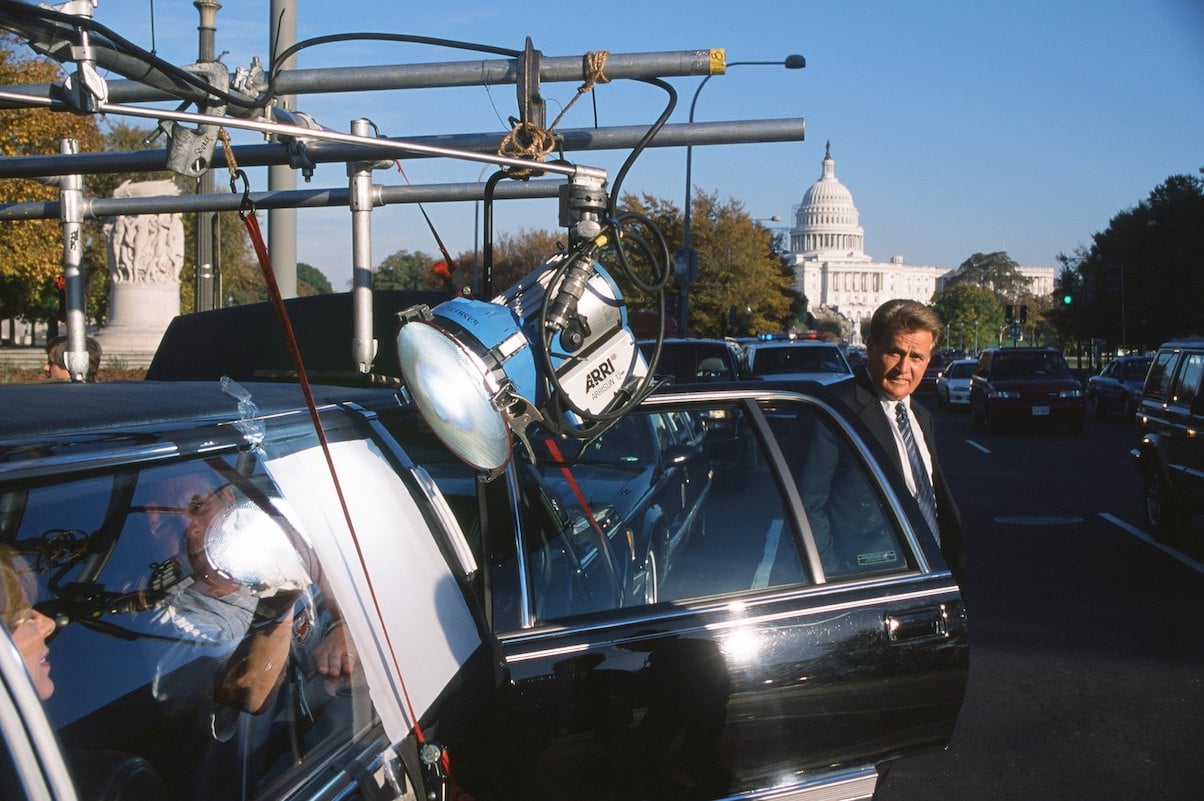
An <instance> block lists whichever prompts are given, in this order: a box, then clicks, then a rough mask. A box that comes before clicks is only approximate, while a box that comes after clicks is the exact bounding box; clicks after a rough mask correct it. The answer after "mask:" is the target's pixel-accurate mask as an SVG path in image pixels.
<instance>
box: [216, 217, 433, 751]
mask: <svg viewBox="0 0 1204 801" xmlns="http://www.w3.org/2000/svg"><path fill="white" fill-rule="evenodd" d="M239 216H240V217H242V219H243V222H244V223H246V226H247V234H248V235H249V236H250V237H251V246H252V247H254V248H255V255H256V256H257V257H258V259H259V270H260V272H262V273H263V280H264V283H265V284H266V285H267V289H268V297H269V298H271V301H272V307H273V308H274V309H275V311H276V317H277V318H278V319H279V321H280V327H281V329H283V331H284V339H285V342H286V343H287V344H288V350H289V355H290V356H292V359H293V366H294V367H295V368H296V370H297V380H298V382H299V383H300V384H301V392H302V394H303V395H304V396H305V405H306V406H307V407H308V409H309V416H310V418H311V419H312V420H313V424H314V430H315V431H316V432H317V435H318V442H319V443H320V444H321V446H322V453H323V455H324V456H325V457H326V466H327V468H328V469H329V470H330V478H331V480H332V481H333V482H334V488H335V493H336V494H337V495H338V497H339V505H340V506H341V507H342V510H343V518H344V519H345V520H346V521H347V528H348V530H350V532H351V541H352V542H353V543H355V552H356V554H357V555H358V556H359V560H360V564H361V565H362V566H363V567H364V574H365V575H366V576H368V591H369V594H371V596H372V603H373V604H374V605H375V607H376V614H377V617H378V618H380V620H381V621H382V623H383V621H384V613H383V611H382V610H381V608H380V600H379V599H378V598H377V597H376V590H375V588H374V587H373V586H372V578H371V574H370V573H369V572H368V569H367V568H368V561H367V559H366V558H365V556H364V552H363V550H362V549H361V547H360V541H359V537H358V536H356V533H355V524H354V523H353V522H352V520H351V509H350V508H349V507H348V506H347V499H346V497H345V496H344V495H343V487H342V484H340V483H339V475H338V471H336V470H335V466H334V458H333V457H332V455H331V453H330V445H329V443H328V442H327V440H326V432H325V431H324V430H323V428H322V421H321V419H320V418H319V416H318V406H317V404H316V403H315V402H314V396H313V392H312V390H311V389H310V386H309V375H308V374H307V373H306V371H305V364H304V362H302V360H301V349H300V348H299V347H298V346H297V336H296V334H295V333H294V331H293V324H292V322H291V321H290V320H289V316H288V309H287V308H286V307H285V305H284V298H283V297H282V296H281V294H280V285H279V284H277V283H276V272H275V270H273V269H272V260H271V258H270V257H269V256H268V248H267V245H265V244H264V241H263V233H262V232H261V231H260V229H259V221H258V220H257V219H256V218H255V212H254V209H250V210H240V211H239ZM381 630H382V631H383V632H384V635H385V641H386V642H387V643H388V644H389V653H390V654H391V655H392V657H393V668H394V670H395V671H396V672H397V681H398V684H399V685H400V687H401V694H402V697H403V698H404V699H405V704H406V711H407V712H408V713H409V715H410V720H412V721H414V737H415V739H417V740H418V744H419V746H421V745H423V744H424V743H425V742H426V737H425V736H424V735H423V733H422V726H421V725H419V723H418V716H417V715H416V714H414V705H413V703H412V702H411V701H410V693H409V691H408V690H407V689H406V683H405V679H404V678H403V677H402V674H401V665H400V664H398V662H397V652H396V650H395V649H394V648H393V642H392V638H391V637H390V635H389V627H388V626H384V625H382V626H381ZM443 767H444V770H450V764H449V759H448V755H447V749H446V748H445V749H443Z"/></svg>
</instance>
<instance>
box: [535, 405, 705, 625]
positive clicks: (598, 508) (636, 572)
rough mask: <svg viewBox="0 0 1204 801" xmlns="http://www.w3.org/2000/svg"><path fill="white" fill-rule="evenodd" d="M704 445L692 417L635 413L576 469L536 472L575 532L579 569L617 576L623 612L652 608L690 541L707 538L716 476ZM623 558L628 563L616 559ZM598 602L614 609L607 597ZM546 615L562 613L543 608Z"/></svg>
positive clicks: (583, 453) (593, 445)
mask: <svg viewBox="0 0 1204 801" xmlns="http://www.w3.org/2000/svg"><path fill="white" fill-rule="evenodd" d="M706 438H707V432H706V430H705V429H704V428H703V423H702V420H701V419H699V418H698V416H697V415H695V414H694V413H691V412H680V411H666V412H658V413H649V414H633V415H628V416H626V417H624V418H622V419H621V420H619V421H618V422H617V423H615V425H613V426H611V427H610V428H609V429H608V430H606V431H605V432H604V433H603V434H602V435H601V436H599V437H597V438H596V439H594V440H593V441H591V442H590V443H589V444H588V445H586V446H585V447H584V448H583V449H581V450H580V451H579V452H578V453H577V454H576V455H575V456H574V458H573V459H572V463H571V465H561V464H547V465H544V466H541V467H536V468H532V469H534V471H535V472H536V473H537V475H538V476H539V479H540V481H541V482H542V483H543V485H544V486H545V487H546V488H547V489H548V491H549V494H550V495H551V497H552V499H553V500H554V502H555V504H556V505H557V506H558V507H559V508H560V509H561V510H563V512H564V518H565V519H564V525H565V528H567V529H571V530H572V532H573V536H571V537H568V538H566V540H565V543H566V545H571V546H572V547H573V549H574V553H573V555H572V559H573V563H574V565H575V569H577V570H578V571H580V572H582V573H584V572H589V571H602V572H607V573H608V572H609V571H614V573H615V578H616V580H617V583H618V586H619V591H620V592H622V593H623V594H624V596H625V598H624V601H623V603H624V605H630V604H631V603H633V602H642V603H655V602H656V601H657V599H658V597H659V593H660V588H661V586H662V585H663V583H664V582H665V581H667V580H668V578H669V576H670V573H671V570H672V568H673V566H674V564H675V562H676V560H677V558H678V557H679V556H680V555H681V554H682V553H683V552H684V550H685V548H686V546H687V545H688V544H689V541H690V538H691V537H695V536H697V537H701V536H703V533H704V531H705V525H706V515H705V511H704V510H705V506H706V500H707V494H708V492H709V491H710V489H711V474H712V466H711V463H710V461H709V460H708V456H707V444H706ZM537 447H538V446H537ZM619 553H622V554H624V557H623V558H622V559H615V558H614V555H615V554H619ZM608 577H609V576H605V577H602V578H608ZM594 583H596V584H601V583H605V581H601V580H599V581H595V582H594ZM562 600H563V599H562ZM597 602H598V604H599V608H610V607H611V606H613V605H614V604H615V601H614V599H613V598H609V597H607V596H602V597H600V598H598V599H597ZM586 606H587V605H582V604H580V603H579V604H578V605H577V606H576V607H572V609H574V610H575V611H578V612H580V611H587V609H586ZM562 611H566V612H567V611H569V609H567V608H566V609H563V610H562ZM542 616H543V617H545V618H552V617H556V616H557V614H555V613H554V612H553V611H552V610H551V609H550V608H545V610H544V611H543V612H542Z"/></svg>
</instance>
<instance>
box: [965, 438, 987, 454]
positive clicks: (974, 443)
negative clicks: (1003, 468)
mask: <svg viewBox="0 0 1204 801" xmlns="http://www.w3.org/2000/svg"><path fill="white" fill-rule="evenodd" d="M966 444H967V445H969V446H970V447H971V448H978V449H979V450H980V451H982V452H983V453H990V452H991V449H990V448H984V447H983V446H982V445H979V444H978V443H977V442H975V441H974V440H972V439H968V440H966Z"/></svg>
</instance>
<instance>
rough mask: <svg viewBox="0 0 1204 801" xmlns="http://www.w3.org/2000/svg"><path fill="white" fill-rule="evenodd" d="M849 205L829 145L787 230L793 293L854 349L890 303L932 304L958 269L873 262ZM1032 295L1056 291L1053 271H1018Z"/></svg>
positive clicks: (895, 258) (850, 196)
mask: <svg viewBox="0 0 1204 801" xmlns="http://www.w3.org/2000/svg"><path fill="white" fill-rule="evenodd" d="M860 217H861V215H860V213H859V212H858V211H857V206H856V205H855V204H854V203H853V193H852V192H850V191H849V190H848V188H847V187H846V186H845V185H844V184H842V183H841V182H840V181H839V180H837V178H836V162H835V161H833V159H832V151H831V143H828V146H827V147H825V149H824V160H823V172H822V174H821V175H820V178H819V180H818V181H816V182H815V183H814V184H812V185H811V188H810V189H808V190H807V192H806V194H804V195H803V202H802V204H801V205H800V206H799V207H798V210H797V211H796V212H795V215H794V227H793V228H791V229H790V250H791V251H792V253H791V254H790V255H789V256H788V258H790V259H791V262H790V263H791V265H792V266H793V268H794V275H795V283H796V288H797V289H798V290H799V291H800V292H802V293H803V294H804V295H806V296H807V301H808V308H809V309H810V310H811V312H812V313H813V314H814V315H815V316H816V317H819V318H831V317H835V318H837V319H839V320H840V321H841V323H842V326H843V327H844V328H845V330H846V332H847V333H848V335H849V338H850V340H851V341H852V342H853V343H854V344H857V343H860V341H861V324H862V322H866V323H868V322H869V318H870V316H871V315H872V314H873V313H874V309H876V308H878V306H879V305H881V304H882V303H883V302H885V301H887V300H890V299H891V298H910V299H912V300H917V301H919V302H921V303H931V302H932V296H933V294H934V293H935V292H937V291H939V290H941V289H943V288H944V281H945V277H946V276H947V275H949V274H952V273H953V272H954V271H955V270H956V269H957V268H956V267H933V266H926V265H915V264H905V263H904V262H903V257H902V256H892V257H891V259H890V261H888V262H879V261H874V259H873V258H872V257H870V256H869V255H868V254H867V253H866V252H865V230H864V229H863V228H862V227H861V223H860ZM1019 272H1020V274H1021V275H1023V276H1025V277H1026V278H1028V280H1029V283H1030V290H1029V291H1030V292H1032V293H1033V294H1034V295H1048V294H1050V293H1051V292H1053V289H1054V268H1053V267H1020V268H1019Z"/></svg>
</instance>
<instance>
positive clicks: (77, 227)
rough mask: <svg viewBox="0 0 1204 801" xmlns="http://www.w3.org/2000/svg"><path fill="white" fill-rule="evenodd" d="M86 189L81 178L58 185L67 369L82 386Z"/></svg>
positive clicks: (72, 145) (70, 146)
mask: <svg viewBox="0 0 1204 801" xmlns="http://www.w3.org/2000/svg"><path fill="white" fill-rule="evenodd" d="M59 152H60V153H77V152H79V142H77V141H76V140H74V139H63V140H61V141H60V143H59ZM83 185H84V179H83V176H81V175H67V176H64V177H63V179H62V181H61V182H60V185H59V198H60V200H59V210H60V220H61V222H62V228H63V277H64V278H65V279H66V286H64V288H63V289H64V300H65V301H66V309H65V311H66V315H67V350H66V352H65V353H64V354H63V356H64V359H63V362H64V366H66V368H67V372H68V373H69V374H70V375H71V380H72V381H74V382H76V383H79V382H82V381H83V380H84V377H85V376H86V375H87V374H88V347H87V343H86V341H85V338H84V303H85V300H84V273H83V270H82V269H81V268H80V267H81V265H82V264H83V260H84V237H83V222H84V216H83V190H82V188H83Z"/></svg>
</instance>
